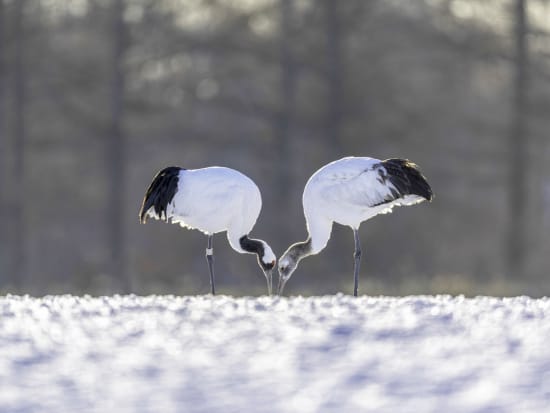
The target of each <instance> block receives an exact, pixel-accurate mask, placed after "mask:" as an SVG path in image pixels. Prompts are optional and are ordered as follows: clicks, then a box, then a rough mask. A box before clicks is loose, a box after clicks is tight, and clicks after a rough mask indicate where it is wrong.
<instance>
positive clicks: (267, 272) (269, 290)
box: [264, 270, 273, 295]
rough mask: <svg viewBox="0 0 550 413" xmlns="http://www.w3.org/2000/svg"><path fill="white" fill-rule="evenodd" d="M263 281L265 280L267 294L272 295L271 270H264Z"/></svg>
mask: <svg viewBox="0 0 550 413" xmlns="http://www.w3.org/2000/svg"><path fill="white" fill-rule="evenodd" d="M264 275H265V279H266V280H267V293H268V294H269V295H272V294H273V270H264Z"/></svg>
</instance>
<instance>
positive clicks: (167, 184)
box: [139, 166, 183, 224]
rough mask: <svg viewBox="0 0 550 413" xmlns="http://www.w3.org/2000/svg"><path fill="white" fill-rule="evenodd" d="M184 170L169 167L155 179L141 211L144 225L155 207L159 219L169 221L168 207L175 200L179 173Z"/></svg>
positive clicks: (140, 217)
mask: <svg viewBox="0 0 550 413" xmlns="http://www.w3.org/2000/svg"><path fill="white" fill-rule="evenodd" d="M182 169H183V168H179V167H177V166H169V167H167V168H164V169H163V170H161V171H160V172H159V173H157V174H156V176H155V177H154V178H153V182H151V185H149V188H148V189H147V192H146V193H145V197H144V198H143V203H142V204H141V210H140V211H139V220H140V222H141V223H142V224H145V222H146V221H147V212H148V211H149V210H150V209H151V208H152V207H153V208H154V209H155V213H156V214H157V216H158V217H159V219H165V220H168V216H167V215H166V207H167V206H168V204H169V203H170V202H171V201H172V199H173V198H174V195H175V194H176V191H177V190H178V180H179V172H180V171H181V170H182Z"/></svg>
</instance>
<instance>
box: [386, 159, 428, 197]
mask: <svg viewBox="0 0 550 413" xmlns="http://www.w3.org/2000/svg"><path fill="white" fill-rule="evenodd" d="M382 165H383V166H384V168H385V169H386V171H387V173H388V178H389V179H390V182H391V183H392V184H393V186H395V188H396V189H397V190H398V191H399V192H400V194H401V195H402V196H404V195H418V196H421V197H422V198H424V199H426V200H427V201H431V200H432V199H433V192H432V188H431V187H430V184H428V181H426V178H425V177H424V176H423V175H422V173H421V172H420V170H419V169H418V166H417V165H416V164H415V163H413V162H411V161H409V160H407V159H399V158H392V159H386V160H385V161H382Z"/></svg>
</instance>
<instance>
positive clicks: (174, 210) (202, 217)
mask: <svg viewBox="0 0 550 413" xmlns="http://www.w3.org/2000/svg"><path fill="white" fill-rule="evenodd" d="M261 208H262V197H261V195H260V190H259V189H258V187H257V186H256V184H255V183H254V182H253V181H252V180H251V179H250V178H248V177H247V176H245V175H243V174H242V173H240V172H238V171H236V170H234V169H230V168H224V167H217V166H214V167H209V168H202V169H190V170H187V169H183V168H179V167H175V166H170V167H168V168H164V169H163V170H161V171H160V172H159V173H158V174H157V175H156V176H155V178H154V179H153V182H151V185H150V186H149V189H147V192H146V193H145V197H144V199H143V204H142V206H141V211H140V212H139V218H140V221H141V223H143V224H144V223H145V222H146V220H147V217H152V218H155V219H159V220H163V221H165V222H170V221H171V222H172V223H179V224H180V225H181V226H182V227H184V228H189V229H198V230H199V231H202V232H204V233H205V234H206V235H207V236H208V246H207V248H206V260H207V262H208V270H209V272H210V285H211V291H212V294H215V293H216V289H215V280H214V267H213V262H214V249H213V246H212V241H213V237H214V234H216V233H218V232H223V231H227V239H228V240H229V244H230V245H231V247H232V248H233V249H234V250H235V251H237V252H240V253H252V254H256V255H257V256H258V264H259V265H260V267H261V268H262V271H263V272H264V275H265V277H266V279H267V288H268V292H269V294H271V290H272V275H271V273H272V270H273V267H274V266H275V260H276V257H275V254H274V253H273V251H272V249H271V248H270V246H269V245H268V244H267V243H266V242H265V241H262V240H259V239H251V238H249V237H248V234H249V233H250V231H252V228H253V227H254V224H255V223H256V220H257V219H258V215H259V214H260V210H261Z"/></svg>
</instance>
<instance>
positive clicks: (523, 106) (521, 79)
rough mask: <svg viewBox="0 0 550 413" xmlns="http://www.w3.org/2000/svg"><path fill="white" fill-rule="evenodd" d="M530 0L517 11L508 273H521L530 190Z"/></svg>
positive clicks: (520, 1)
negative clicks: (527, 9)
mask: <svg viewBox="0 0 550 413" xmlns="http://www.w3.org/2000/svg"><path fill="white" fill-rule="evenodd" d="M526 8H527V0H516V2H515V7H514V14H515V27H514V37H515V58H514V62H515V63H514V65H515V77H514V83H513V91H514V93H513V97H512V99H513V100H512V124H511V130H510V138H509V151H510V160H509V167H510V177H509V214H510V216H509V226H510V227H509V232H508V274H509V275H510V276H512V277H521V276H522V275H523V271H524V269H525V268H524V264H525V255H526V239H525V238H526V235H525V228H526V222H527V219H526V218H527V217H526V205H527V199H528V190H527V172H528V164H527V146H528V145H527V139H528V131H527V117H528V102H527V100H528V89H529V73H528V72H529V50H528V37H527V34H528V31H529V27H528V20H527V13H526Z"/></svg>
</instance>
